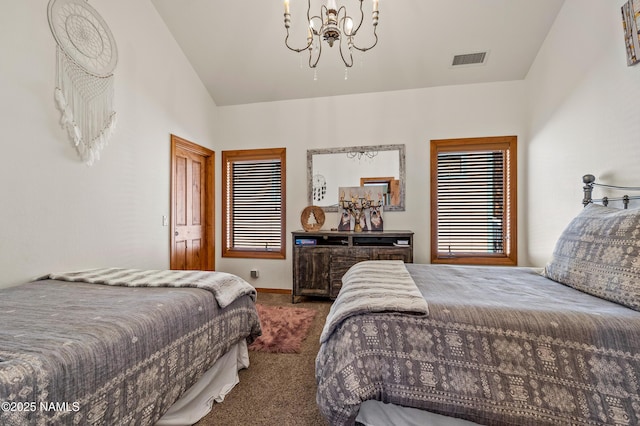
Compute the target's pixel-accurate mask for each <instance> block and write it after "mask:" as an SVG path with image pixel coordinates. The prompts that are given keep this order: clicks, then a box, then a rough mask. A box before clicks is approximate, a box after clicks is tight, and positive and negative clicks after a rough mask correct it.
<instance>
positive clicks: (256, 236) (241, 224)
mask: <svg viewBox="0 0 640 426" xmlns="http://www.w3.org/2000/svg"><path fill="white" fill-rule="evenodd" d="M226 173H227V176H226V178H227V179H226V182H227V186H228V187H227V191H228V192H229V193H230V194H231V196H230V197H227V205H226V215H227V217H226V219H227V223H228V224H231V226H228V227H227V235H226V245H227V248H228V249H233V250H251V251H279V250H281V248H282V201H283V198H282V195H283V194H282V164H281V161H280V160H273V159H271V160H247V161H233V162H228V163H227V170H226Z"/></svg>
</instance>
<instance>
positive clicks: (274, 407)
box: [196, 293, 331, 426]
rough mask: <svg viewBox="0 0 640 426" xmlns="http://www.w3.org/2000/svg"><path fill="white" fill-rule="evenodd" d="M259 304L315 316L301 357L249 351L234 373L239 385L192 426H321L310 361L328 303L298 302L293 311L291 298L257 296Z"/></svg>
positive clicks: (314, 355)
mask: <svg viewBox="0 0 640 426" xmlns="http://www.w3.org/2000/svg"><path fill="white" fill-rule="evenodd" d="M258 303H260V304H264V305H271V306H288V307H295V308H309V309H314V310H316V311H317V312H318V314H317V315H316V317H315V319H314V320H313V322H312V323H311V327H310V328H309V334H308V336H307V338H306V339H305V340H304V341H303V342H302V346H301V348H300V353H268V352H257V351H249V361H250V363H251V365H250V366H249V368H247V369H245V370H241V371H240V372H239V375H240V383H239V384H238V385H237V386H236V387H235V388H234V389H233V390H232V391H231V393H229V394H228V395H227V396H226V398H225V400H224V402H222V403H220V404H214V406H213V409H212V410H211V412H210V413H209V414H208V415H207V416H206V417H204V418H203V419H202V420H200V421H199V422H198V423H196V424H197V425H198V426H213V425H265V426H266V425H278V426H314V425H321V426H326V425H327V422H326V421H325V420H324V418H323V417H322V415H321V414H320V411H319V410H318V406H317V404H316V381H315V358H316V355H317V354H318V349H319V348H320V343H319V340H320V334H321V332H322V327H323V326H324V321H325V319H326V317H327V314H328V313H329V308H330V307H331V301H329V300H325V299H311V298H303V299H302V301H301V302H299V303H296V304H295V305H292V304H291V295H286V294H272V293H259V294H258Z"/></svg>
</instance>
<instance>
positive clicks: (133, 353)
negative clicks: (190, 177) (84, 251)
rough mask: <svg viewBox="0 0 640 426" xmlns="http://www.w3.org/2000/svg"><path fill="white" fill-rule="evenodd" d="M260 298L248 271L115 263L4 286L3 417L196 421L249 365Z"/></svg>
mask: <svg viewBox="0 0 640 426" xmlns="http://www.w3.org/2000/svg"><path fill="white" fill-rule="evenodd" d="M255 298H256V293H255V289H254V288H253V287H251V286H250V285H249V284H248V283H246V282H245V281H244V280H242V279H240V278H239V277H236V276H234V275H231V274H225V273H221V272H203V271H140V270H124V269H113V268H111V269H102V270H91V271H82V272H78V273H68V274H51V275H49V276H47V277H43V279H39V280H37V281H34V282H31V283H27V284H24V285H20V286H16V287H11V288H7V289H2V290H0V322H1V323H2V327H1V328H0V400H1V401H0V403H2V406H1V408H2V409H1V410H0V424H6V425H45V424H100V425H118V424H145V425H150V424H154V423H159V424H188V423H193V422H195V421H197V420H198V418H199V416H202V415H204V414H206V412H207V411H208V410H209V409H210V408H211V404H212V403H213V400H214V399H218V400H220V399H221V398H224V395H225V394H226V393H227V392H228V391H229V390H230V388H231V387H232V386H233V385H234V384H235V381H236V380H237V370H238V368H241V367H245V366H248V362H247V360H248V358H247V357H246V350H247V349H246V348H247V344H248V343H251V342H252V341H253V340H254V339H255V338H256V337H257V336H258V335H260V333H261V330H260V322H259V319H258V315H257V311H256V309H255ZM232 373H233V374H232ZM176 401H178V402H177V403H176ZM167 412H168V415H167V416H166V417H163V416H164V415H166V414H167ZM185 419H188V420H185Z"/></svg>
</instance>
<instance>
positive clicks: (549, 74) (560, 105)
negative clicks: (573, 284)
mask: <svg viewBox="0 0 640 426" xmlns="http://www.w3.org/2000/svg"><path fill="white" fill-rule="evenodd" d="M622 3H623V0H618V1H615V2H610V1H599V0H590V1H584V0H566V1H565V3H564V6H563V8H562V10H561V11H560V14H559V15H558V17H557V19H556V22H555V23H554V25H553V27H552V29H551V32H550V33H549V35H548V36H547V39H546V41H545V43H544V45H543V47H542V48H541V50H540V52H539V54H538V57H537V58H536V61H535V62H534V65H533V67H532V68H531V70H530V71H529V74H528V76H527V79H526V84H527V88H528V98H529V102H530V106H529V112H528V115H529V119H530V130H529V139H530V142H529V144H528V151H524V152H522V155H524V156H526V158H527V173H526V181H522V182H521V185H520V188H521V190H524V191H526V197H525V199H526V203H527V204H526V205H524V206H522V207H525V211H526V212H527V214H526V225H525V226H524V232H525V233H524V235H523V237H524V238H525V239H526V240H527V241H528V243H527V250H528V253H523V254H525V255H528V258H529V262H530V263H531V264H534V265H540V266H542V265H544V264H545V263H546V262H547V261H548V260H549V257H550V255H551V252H552V250H553V246H554V244H555V241H556V240H557V238H558V236H559V234H560V233H561V232H562V230H563V229H564V227H565V226H566V225H567V224H568V222H569V221H570V220H571V218H572V217H573V216H575V215H576V214H577V213H578V212H579V211H580V209H581V208H582V204H581V199H582V190H581V188H582V176H583V175H584V174H587V173H591V174H594V175H595V176H596V177H597V179H598V181H601V182H602V183H610V184H618V185H633V186H638V185H639V184H640V169H638V160H639V159H640V140H639V139H638V136H639V135H640V101H639V99H640V65H636V66H633V67H628V66H627V64H626V54H625V49H624V41H623V32H622V18H621V13H620V6H621V5H622ZM601 195H602V193H600V196H601Z"/></svg>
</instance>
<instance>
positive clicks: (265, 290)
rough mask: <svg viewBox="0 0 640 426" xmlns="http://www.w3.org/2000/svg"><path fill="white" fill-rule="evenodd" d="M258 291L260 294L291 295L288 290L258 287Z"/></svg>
mask: <svg viewBox="0 0 640 426" xmlns="http://www.w3.org/2000/svg"><path fill="white" fill-rule="evenodd" d="M256 291H257V292H258V293H277V294H291V290H287V289H286V288H258V287H256Z"/></svg>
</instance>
